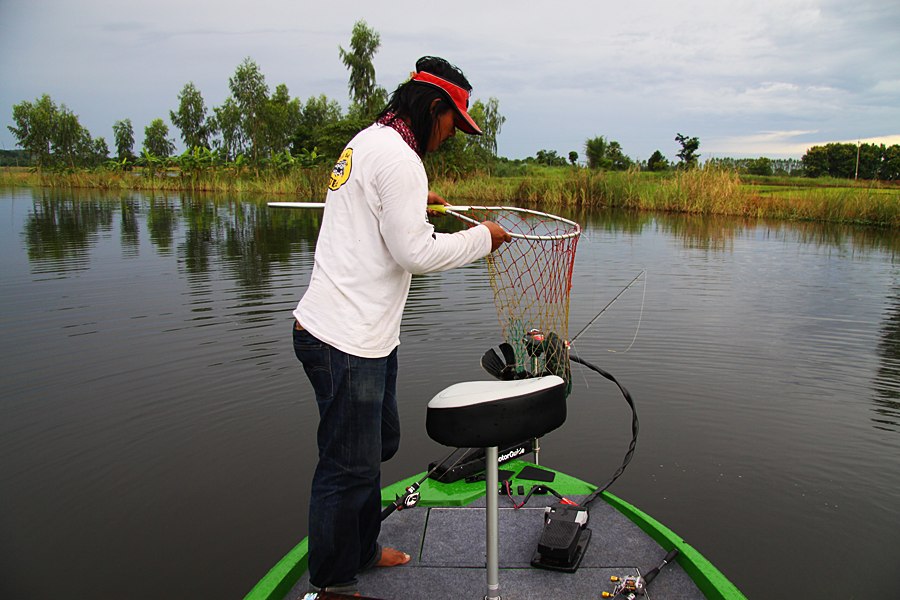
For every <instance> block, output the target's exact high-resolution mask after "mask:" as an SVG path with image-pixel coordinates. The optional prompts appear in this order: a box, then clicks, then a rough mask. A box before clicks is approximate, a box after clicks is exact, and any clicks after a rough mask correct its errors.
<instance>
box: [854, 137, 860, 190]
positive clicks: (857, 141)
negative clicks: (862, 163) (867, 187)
mask: <svg viewBox="0 0 900 600" xmlns="http://www.w3.org/2000/svg"><path fill="white" fill-rule="evenodd" d="M859 147H860V142H859V140H856V175H854V176H853V179H854V180H856V181H858V180H859Z"/></svg>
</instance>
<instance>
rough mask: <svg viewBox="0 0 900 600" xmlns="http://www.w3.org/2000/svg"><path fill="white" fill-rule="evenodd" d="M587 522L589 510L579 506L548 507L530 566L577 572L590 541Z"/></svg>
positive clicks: (561, 505)
mask: <svg viewBox="0 0 900 600" xmlns="http://www.w3.org/2000/svg"><path fill="white" fill-rule="evenodd" d="M587 522H588V511H587V509H585V508H582V507H580V506H573V505H569V504H562V503H557V504H554V505H553V506H551V507H549V508H547V512H546V513H545V515H544V530H543V531H542V532H541V539H540V541H538V547H537V551H536V552H535V553H534V557H533V558H532V559H531V566H533V567H537V568H539V569H550V570H552V571H565V572H567V573H574V572H575V571H576V569H578V566H579V565H580V564H581V559H583V558H584V553H585V551H586V550H587V546H588V542H590V541H591V530H590V529H588V528H587Z"/></svg>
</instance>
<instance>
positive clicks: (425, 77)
mask: <svg viewBox="0 0 900 600" xmlns="http://www.w3.org/2000/svg"><path fill="white" fill-rule="evenodd" d="M413 81H418V82H420V83H425V84H428V85H432V86H434V87H436V88H438V89H440V90H443V91H444V93H446V94H447V96H448V97H449V98H450V100H451V102H452V104H453V109H454V110H455V111H456V128H457V129H459V130H461V131H463V132H465V133H468V134H470V135H481V128H480V127H479V126H478V124H477V123H475V120H474V119H473V118H472V117H470V116H469V113H468V112H466V111H467V109H468V108H469V92H468V91H466V90H465V89H463V88H461V87H459V86H458V85H456V84H455V83H451V82H449V81H447V80H446V79H442V78H440V77H438V76H437V75H432V74H431V73H429V72H428V71H419V72H418V73H416V74H415V75H413Z"/></svg>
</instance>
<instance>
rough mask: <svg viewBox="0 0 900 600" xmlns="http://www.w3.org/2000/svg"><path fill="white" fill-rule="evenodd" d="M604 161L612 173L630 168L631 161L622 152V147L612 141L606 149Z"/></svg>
mask: <svg viewBox="0 0 900 600" xmlns="http://www.w3.org/2000/svg"><path fill="white" fill-rule="evenodd" d="M606 159H607V160H608V161H609V164H610V168H611V169H613V170H614V171H626V170H628V168H629V167H631V164H632V163H631V159H630V158H628V157H627V156H625V153H623V152H622V145H621V144H619V142H617V141H615V140H613V141H611V142H610V143H609V146H608V147H607V148H606Z"/></svg>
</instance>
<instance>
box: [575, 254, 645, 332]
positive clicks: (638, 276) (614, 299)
mask: <svg viewBox="0 0 900 600" xmlns="http://www.w3.org/2000/svg"><path fill="white" fill-rule="evenodd" d="M646 273H647V270H646V269H644V270H643V271H641V272H640V273H638V274H637V275H636V276H635V277H634V279H632V280H631V281H630V282H628V285H626V286H625V287H623V288H622V289H621V290H620V291H619V293H618V294H616V296H615V297H614V298H613V299H612V300H610V301H609V302H607V303H606V306H604V307H603V308H601V309H600V312H598V313H597V314H596V315H594V318H593V319H591V320H590V321H588V324H587V325H585V326H584V327H582V328H581V331H579V332H578V333H576V334H575V335H574V336H573V337H572V339H571V340H569V344H572V343H574V342H575V340H577V339H578V337H579V336H580V335H581V334H582V333H584V332H585V331H587V330H588V328H589V327H590V326H591V325H593V324H594V322H595V321H596V320H597V319H599V318H600V317H601V315H603V313H605V312H606V311H607V310H608V309H609V307H610V306H612V305H613V303H614V302H615V301H616V300H618V299H619V297H620V296H621V295H622V294H624V293H625V292H627V291H628V290H629V289H630V288H631V286H633V285H634V284H635V283H636V282H637V280H638V279H640V278H641V275H645V274H646Z"/></svg>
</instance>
